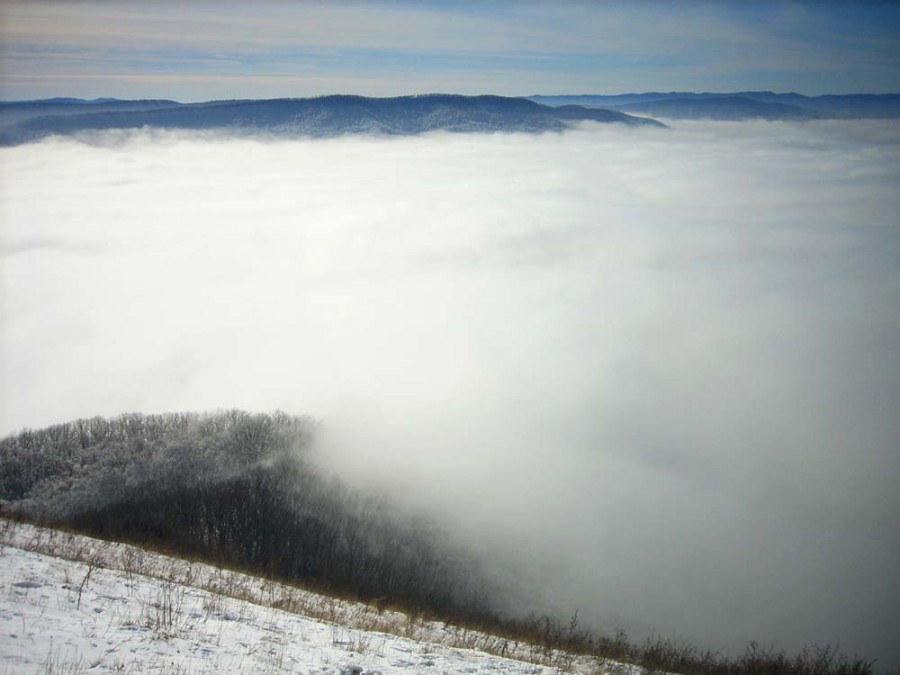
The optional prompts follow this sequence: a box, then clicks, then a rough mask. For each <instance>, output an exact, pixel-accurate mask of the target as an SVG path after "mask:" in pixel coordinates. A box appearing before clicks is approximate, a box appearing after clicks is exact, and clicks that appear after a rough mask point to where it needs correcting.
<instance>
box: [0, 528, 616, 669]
mask: <svg viewBox="0 0 900 675" xmlns="http://www.w3.org/2000/svg"><path fill="white" fill-rule="evenodd" d="M0 635H2V638H0V670H2V672H10V673H12V672H15V673H23V674H25V673H69V674H75V673H122V672H127V673H134V674H139V673H148V672H163V673H169V674H175V673H195V674H199V673H238V672H240V673H282V672H284V673H297V672H301V673H313V672H316V673H336V674H337V673H340V674H341V675H359V674H361V673H370V674H372V675H374V673H382V674H383V675H389V674H390V673H408V672H437V673H479V672H490V673H532V674H534V675H538V674H540V673H548V674H549V673H554V672H558V669H559V668H561V667H563V668H566V669H569V668H571V669H573V670H574V672H593V671H594V669H595V667H596V666H597V663H596V662H595V661H594V660H592V659H588V658H575V657H571V656H569V655H567V654H563V653H558V652H553V653H547V652H544V651H543V650H541V649H539V648H534V647H528V646H525V645H521V644H514V643H513V642H511V641H507V640H501V639H499V638H495V637H492V636H489V635H485V634H482V633H478V632H475V631H469V630H465V629H461V628H454V627H451V626H448V625H446V624H442V623H438V622H426V621H422V620H418V619H415V618H413V617H411V616H407V615H404V614H400V613H398V612H391V611H379V610H376V609H375V608H373V607H369V606H366V605H361V604H357V603H351V602H345V601H340V600H337V599H335V598H331V597H327V596H322V595H316V594H314V593H310V592H308V591H302V590H300V589H298V588H295V587H292V586H286V585H282V584H277V583H272V582H268V581H265V580H263V579H260V578H256V577H251V576H248V575H243V574H237V573H233V572H228V571H226V570H223V569H221V568H217V567H213V566H210V565H204V564H200V563H190V562H187V561H184V560H179V559H177V558H170V557H167V556H163V555H158V554H152V553H148V552H147V551H144V550H142V549H140V548H137V547H132V546H125V545H121V544H110V543H107V542H103V541H100V540H97V539H91V538H88V537H84V536H77V535H69V534H65V533H62V532H56V531H53V530H47V529H41V528H35V527H32V526H29V525H21V524H15V523H12V522H10V521H6V520H3V521H0ZM485 649H489V650H491V651H492V652H495V653H489V652H488V651H485ZM500 652H505V653H507V654H508V655H509V657H510V658H505V657H502V656H498V655H497V653H500ZM609 667H610V668H614V669H616V672H620V673H626V672H629V671H630V670H632V669H631V668H629V667H626V666H619V665H618V664H614V663H610V664H609Z"/></svg>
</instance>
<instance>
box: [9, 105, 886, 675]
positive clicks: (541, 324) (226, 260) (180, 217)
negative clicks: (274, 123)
mask: <svg viewBox="0 0 900 675" xmlns="http://www.w3.org/2000/svg"><path fill="white" fill-rule="evenodd" d="M0 172H2V173H0V178H2V180H0V185H2V186H3V189H2V190H0V224H2V227H0V256H2V257H0V262H2V265H0V273H2V276H0V289H2V292H3V298H2V302H0V325H2V332H0V433H4V434H5V433H11V432H14V431H16V430H18V429H21V428H22V427H32V428H40V427H43V426H46V425H49V424H53V423H57V422H65V421H69V420H72V419H76V418H79V417H92V416H95V415H116V414H119V413H122V412H128V411H137V412H144V413H156V412H165V411H184V410H195V411H204V410H216V409H223V408H224V409H227V408H242V409H245V410H250V411H271V410H275V409H281V410H285V411H287V412H289V413H292V414H309V415H313V416H314V417H316V418H317V419H319V420H320V421H321V423H322V428H323V429H324V435H323V437H322V441H321V445H320V446H319V450H318V451H317V452H318V454H317V461H320V462H322V463H323V464H324V465H325V466H326V467H327V468H328V469H329V470H331V471H334V472H336V473H338V474H339V475H340V476H341V477H342V478H343V479H344V480H345V481H348V482H350V483H351V484H354V485H357V486H360V487H367V488H370V489H375V490H378V491H381V492H387V493H389V494H390V495H392V497H393V498H394V499H395V500H398V501H400V502H401V503H402V505H403V506H404V507H407V508H409V509H411V510H414V511H415V512H417V513H422V512H424V513H426V514H429V515H430V516H431V517H433V518H434V519H436V520H437V521H438V522H439V523H440V524H441V525H442V526H443V527H446V528H448V529H449V531H450V532H451V533H452V534H453V535H454V536H455V537H456V538H457V539H460V540H462V541H465V542H466V543H467V544H468V545H469V546H471V547H472V548H473V549H474V550H476V551H478V552H479V555H481V556H482V557H483V559H484V560H485V561H486V565H487V567H488V569H489V570H490V571H491V573H492V574H494V575H496V576H497V578H499V579H501V580H503V581H504V582H505V583H506V584H507V585H508V595H507V596H505V597H504V598H502V599H501V601H502V602H503V603H508V604H507V605H506V606H508V607H510V608H512V609H513V610H515V611H528V610H530V609H535V610H536V611H539V612H540V611H545V610H547V609H548V608H549V609H553V610H555V611H558V612H559V613H560V614H562V616H563V617H565V618H567V617H570V616H571V615H572V613H573V612H574V611H575V610H576V609H580V612H579V617H580V620H581V621H582V622H583V625H592V626H594V627H597V628H600V629H602V630H613V629H615V628H617V627H622V628H625V629H627V630H628V631H629V632H631V633H632V634H634V635H636V636H641V635H645V634H647V633H650V632H655V633H661V634H663V635H668V636H681V637H684V638H686V639H688V640H691V641H693V642H695V643H697V644H699V645H701V646H702V647H705V648H711V649H732V650H740V649H742V647H743V646H744V645H746V643H747V641H749V640H751V639H755V640H758V641H759V642H760V643H761V644H764V645H769V644H775V645H778V646H781V647H784V648H786V649H789V650H793V649H799V648H800V646H802V645H803V644H807V643H817V644H825V643H840V646H841V648H842V649H843V650H845V651H847V652H849V653H850V654H854V653H856V654H860V655H866V656H870V657H872V658H876V657H877V658H880V659H881V663H882V665H884V666H885V670H886V669H887V667H896V666H897V665H900V652H898V645H897V643H896V636H897V635H898V634H900V624H898V614H897V611H896V607H897V605H898V602H900V577H898V575H897V570H898V569H900V545H898V540H897V537H896V533H897V531H900V492H898V491H897V489H896V488H897V482H898V477H900V453H898V452H897V450H898V449H897V439H898V438H900V418H898V416H897V414H896V402H897V401H898V400H900V339H898V336H900V304H898V303H897V298H898V297H900V268H898V266H897V260H898V259H900V231H898V224H897V218H896V214H897V213H900V191H898V190H897V189H896V186H897V184H898V183H900V128H898V126H897V123H896V121H893V120H884V121H855V122H853V121H850V122H846V121H823V122H812V123H806V124H800V123H796V124H790V123H774V122H769V123H766V122H743V123H728V122H719V123H714V122H707V123H679V124H677V125H676V126H674V127H673V128H672V129H645V128H630V127H623V126H619V125H592V124H586V125H584V126H582V127H579V128H578V129H575V130H572V131H569V132H566V133H563V134H557V133H553V134H542V135H520V134H496V135H490V134H484V135H465V134H442V133H436V134H429V135H425V136H420V137H408V138H395V139H378V138H360V137H345V138H338V139H331V140H293V141H290V140H282V141H275V140H271V139H269V140H265V141H264V140H254V139H249V138H243V139H234V138H217V137H215V136H205V137H203V138H197V137H193V136H189V135H183V134H180V133H159V132H149V131H148V132H133V133H117V132H110V133H109V134H107V135H95V136H93V137H92V140H90V142H82V141H78V140H75V139H47V140H45V141H42V142H40V143H35V144H28V145H22V146H18V147H12V148H3V149H2V150H0Z"/></svg>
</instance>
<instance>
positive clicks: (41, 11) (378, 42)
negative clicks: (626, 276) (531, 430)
mask: <svg viewBox="0 0 900 675" xmlns="http://www.w3.org/2000/svg"><path fill="white" fill-rule="evenodd" d="M898 26H900V12H897V11H895V10H894V9H892V8H891V7H890V6H888V5H887V4H884V3H878V4H876V3H872V4H866V3H858V4H857V5H856V6H855V8H854V9H850V8H848V7H846V6H844V5H842V4H838V3H828V4H825V5H823V4H822V3H816V4H804V3H791V6H790V8H787V7H786V6H783V5H781V4H778V3H771V4H770V3H762V4H754V5H748V4H747V3H737V2H722V3H714V4H711V3H679V4H678V5H677V6H673V7H669V6H668V5H665V4H661V3H653V2H633V3H617V2H611V3H590V4H581V3H563V4H554V5H550V4H546V3H506V2H500V3H490V4H469V3H465V4H446V3H429V4H414V3H406V2H379V3H349V2H339V3H327V4H326V3H273V2H268V3H256V4H254V5H253V7H252V8H251V9H248V8H247V6H246V5H243V4H238V3H228V2H225V3H190V4H184V3H181V4H174V3H165V2H163V3H153V4H152V5H148V4H143V3H141V4H138V3H106V2H79V3H57V2H29V3H22V2H12V3H6V4H5V5H4V6H3V7H2V8H0V34H2V38H3V40H2V51H0V57H2V59H3V68H4V70H5V71H6V72H7V75H8V77H9V78H11V79H9V80H8V81H6V82H5V87H4V88H5V91H4V92H3V96H4V97H6V98H29V97H31V98H33V97H36V96H40V95H51V94H55V95H75V96H86V95H87V96H90V95H104V96H119V97H122V96H135V95H137V96H140V97H143V98H147V97H170V98H174V97H179V96H180V97H181V98H183V99H185V100H190V101H196V100H206V99H211V98H216V97H226V98H251V97H252V98H259V97H262V96H286V95H295V96H308V95H315V94H322V93H334V91H335V90H336V89H338V87H340V86H341V85H342V84H343V83H345V82H346V81H347V80H348V78H349V79H353V78H362V77H363V75H365V77H366V78H368V79H369V80H370V81H369V83H368V86H365V88H364V89H362V90H360V91H358V92H355V93H366V94H371V95H391V94H396V93H421V92H423V91H450V92H453V93H483V92H491V93H495V94H503V95H515V96H521V95H530V94H534V93H618V92H621V91H635V90H638V91H640V90H643V91H647V90H664V91H671V90H718V91H735V90H742V89H767V88H773V87H774V88H781V89H785V90H798V91H799V92H800V93H804V94H821V93H852V92H857V93H863V92H865V93H884V92H893V91H896V90H897V89H898V88H900V80H898V78H897V75H896V73H897V65H898V63H900V48H898V46H897V41H896V40H894V35H895V34H896V30H897V28H898ZM29 55H31V56H29ZM71 55H76V58H75V59H72V58H71ZM91 68H93V71H94V72H95V73H97V74H98V75H103V74H107V73H108V74H110V75H111V77H110V79H109V81H108V82H107V83H106V85H107V88H108V90H106V91H103V90H102V89H101V88H99V87H98V89H96V90H92V91H90V92H84V91H82V90H76V89H75V88H73V87H74V85H73V87H69V88H66V89H64V90H62V91H59V90H58V91H56V92H51V91H50V90H48V89H46V88H42V83H41V82H36V83H34V84H29V82H28V79H27V78H28V77H29V76H31V75H43V76H48V75H55V76H57V77H59V78H65V77H66V76H68V75H73V76H77V75H79V74H84V72H85V69H88V70H90V69H91ZM123 73H125V74H132V75H134V76H135V78H140V77H147V76H158V75H162V74H168V75H171V76H172V77H173V82H172V83H171V85H170V86H165V84H166V83H165V82H164V81H160V82H159V84H158V85H157V88H156V89H155V90H153V91H147V90H143V91H138V92H134V91H132V90H131V89H129V88H127V87H126V84H127V83H123V82H121V80H120V79H119V78H117V77H115V76H116V75H121V74H123ZM226 74H231V75H235V74H239V75H244V76H246V78H247V79H245V80H244V81H242V82H241V85H240V87H238V88H236V89H232V90H222V89H220V88H219V87H217V86H216V80H215V78H216V77H217V76H222V75H226ZM292 74H293V75H300V76H308V77H309V78H310V81H309V82H304V81H303V80H302V79H300V80H299V81H298V82H297V84H296V87H297V88H296V90H294V91H280V92H279V91H272V90H270V89H268V88H267V87H265V86H259V87H255V86H254V84H253V82H254V80H253V78H255V77H260V78H265V77H272V76H275V75H282V76H288V75H292ZM178 76H208V77H209V78H210V81H209V83H208V84H207V86H197V87H195V88H194V89H193V90H187V89H184V90H182V89H179V88H178V87H177V79H175V78H177V77H178ZM329 79H330V80H331V86H328V85H327V84H326V85H325V86H324V87H321V88H320V87H319V86H318V81H320V80H326V81H328V80H329ZM137 81H138V79H136V80H135V82H137ZM411 81H412V82H416V83H418V82H422V84H421V85H418V84H417V85H416V86H421V87H422V88H421V89H415V88H411V85H410V82H411ZM57 86H65V81H64V80H60V81H59V84H58V85H57ZM848 87H852V90H848Z"/></svg>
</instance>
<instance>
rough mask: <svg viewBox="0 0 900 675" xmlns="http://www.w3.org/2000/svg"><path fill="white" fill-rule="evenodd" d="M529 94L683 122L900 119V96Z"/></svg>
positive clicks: (551, 100)
mask: <svg viewBox="0 0 900 675" xmlns="http://www.w3.org/2000/svg"><path fill="white" fill-rule="evenodd" d="M529 98H530V100H532V101H535V102H537V103H541V104H543V105H550V106H567V105H579V106H584V107H587V108H602V109H606V110H617V111H619V112H627V113H638V114H644V115H652V116H654V117H662V118H668V119H679V120H703V119H706V120H747V119H764V120H815V119H866V118H871V119H889V118H900V94H849V95H844V96H838V95H828V96H803V95H801V94H794V93H790V94H776V93H774V92H771V91H742V92H736V93H733V94H714V93H700V94H698V93H694V92H683V91H682V92H677V91H676V92H668V93H661V92H651V93H646V94H618V95H615V96H594V95H572V96H530V97H529Z"/></svg>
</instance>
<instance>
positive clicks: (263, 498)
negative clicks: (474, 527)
mask: <svg viewBox="0 0 900 675" xmlns="http://www.w3.org/2000/svg"><path fill="white" fill-rule="evenodd" d="M316 431H317V424H316V422H315V421H313V420H312V419H310V418H307V417H294V416H290V415H287V414H285V413H281V412H277V413H274V414H250V413H246V412H242V411H238V410H230V411H224V412H216V413H206V414H198V413H173V414H164V415H141V414H127V415H121V416H119V417H116V418H114V419H106V418H102V417H94V418H91V419H82V420H76V421H74V422H70V423H67V424H58V425H54V426H51V427H47V428H46V429H40V430H25V431H22V432H20V433H18V434H15V435H12V436H8V437H6V438H4V439H2V440H0V515H3V516H6V517H12V518H19V519H24V520H29V521H32V522H36V523H39V524H45V525H51V526H63V527H67V528H71V529H74V530H77V531H80V532H84V533H87V534H91V535H94V536H99V537H101V538H105V539H111V540H117V541H127V542H130V543H136V544H138V545H141V546H147V547H150V548H154V549H157V550H162V551H164V552H170V553H174V554H177V555H181V556H183V557H193V558H198V559H202V560H206V561H210V562H213V563H216V564H221V565H224V566H229V567H234V568H238V569H243V570H247V571H251V572H254V573H257V574H260V575H264V576H268V577H271V578H275V579H278V580H281V581H287V582H294V583H298V584H301V585H304V586H307V587H309V588H312V589H315V590H319V591H322V592H325V593H328V594H331V595H337V596H341V597H347V598H353V599H360V600H363V601H368V602H371V603H374V604H376V605H377V606H378V607H384V606H394V607H397V608H399V609H402V610H405V611H407V612H413V613H415V614H417V615H419V616H424V617H433V618H436V619H441V620H444V621H451V622H455V623H458V624H463V625H468V626H473V627H478V628H480V629H483V630H487V631H490V632H492V633H494V634H496V635H500V636H504V637H505V638H507V639H509V640H515V641H519V640H521V641H524V642H526V643H528V644H531V645H533V646H534V648H535V649H537V650H539V651H540V652H541V653H542V654H544V655H545V656H546V658H548V659H551V660H552V658H561V657H560V656H559V655H560V654H563V655H565V654H572V653H579V654H588V655H592V656H595V657H596V658H597V659H598V661H597V663H598V668H600V669H601V670H607V671H609V670H610V669H612V672H616V668H618V667H619V666H617V665H616V664H617V663H619V662H624V663H632V664H635V665H638V666H640V667H641V672H645V673H655V672H678V673H685V674H690V675H694V674H696V675H819V674H822V675H871V673H872V672H873V670H872V666H873V662H871V661H868V660H866V659H861V658H852V659H848V658H846V657H845V656H843V655H841V654H840V653H839V652H838V651H837V649H836V648H833V647H830V646H829V647H825V648H816V647H813V648H810V649H804V650H803V651H802V652H801V653H799V654H797V655H796V656H794V657H789V656H787V655H785V654H784V652H782V651H780V650H776V649H774V648H771V649H761V648H760V647H759V646H758V645H756V644H755V643H751V644H750V645H749V646H748V648H747V650H746V652H745V653H744V654H743V655H741V656H738V657H736V658H729V657H727V656H724V655H722V654H718V653H714V652H709V651H703V650H700V649H698V648H696V647H694V646H692V645H690V644H689V643H686V642H683V641H680V640H671V639H662V638H658V637H651V638H648V639H647V640H646V641H645V642H644V643H643V644H636V643H632V642H630V641H629V639H628V637H627V636H626V635H625V633H624V632H621V631H619V632H617V633H616V634H615V635H612V636H597V635H595V634H593V633H591V632H590V631H586V630H583V629H582V628H581V627H580V626H578V622H577V614H576V615H575V616H574V617H572V619H571V621H570V622H568V624H567V623H566V622H564V621H560V620H559V619H553V618H550V617H546V616H543V617H537V616H534V615H531V616H529V617H527V618H521V617H520V618H513V617H510V616H503V615H500V614H498V613H497V612H496V611H495V610H494V608H493V607H492V605H491V604H490V598H494V597H496V591H497V589H496V588H493V587H492V586H490V585H489V584H488V583H487V582H486V581H485V579H486V577H485V576H484V575H482V574H481V573H480V569H479V566H478V564H477V563H476V561H475V559H474V558H473V557H471V556H468V555H467V554H466V553H465V551H463V550H462V549H460V548H458V547H454V546H453V545H452V544H451V543H449V542H446V541H443V540H442V538H441V533H440V532H439V531H438V530H437V529H436V528H435V527H433V526H431V525H429V524H428V523H427V522H426V521H423V520H421V519H416V518H411V517H409V516H404V515H401V514H400V513H399V512H398V511H397V510H396V509H394V508H392V507H391V505H390V504H389V503H388V502H387V501H386V500H385V499H383V498H378V497H375V496H373V495H369V494H363V493H361V492H359V491H355V490H351V489H350V488H348V487H346V486H345V485H344V484H342V483H341V482H340V481H338V480H337V479H336V478H333V477H329V476H327V475H325V474H324V473H323V472H322V471H321V470H320V469H318V468H317V467H316V465H315V464H314V463H313V462H312V461H310V458H309V454H310V449H311V447H312V444H313V442H314V440H315V438H316ZM559 650H563V651H559ZM554 654H555V655H556V656H555V657H554ZM610 659H613V660H614V661H610ZM611 664H612V665H611Z"/></svg>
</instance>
